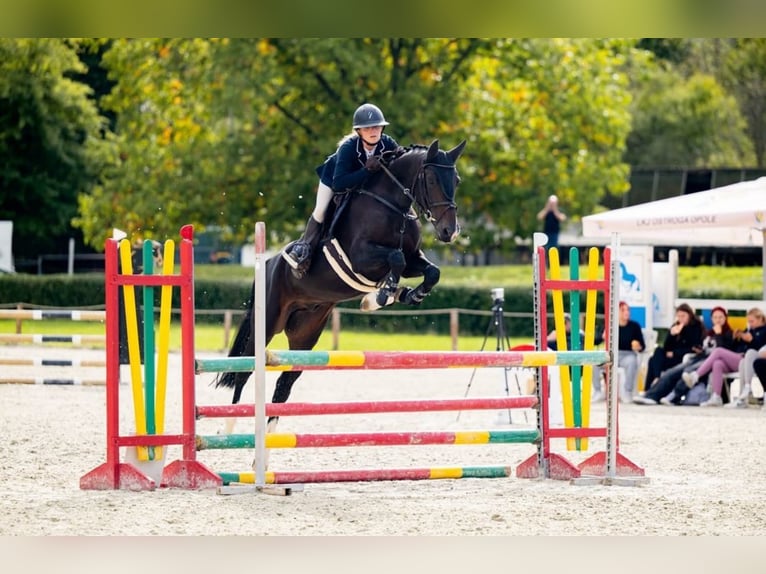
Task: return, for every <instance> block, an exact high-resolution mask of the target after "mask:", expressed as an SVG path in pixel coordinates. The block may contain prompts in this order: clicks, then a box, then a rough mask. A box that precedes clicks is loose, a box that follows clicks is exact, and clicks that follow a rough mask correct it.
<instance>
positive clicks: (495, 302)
mask: <svg viewBox="0 0 766 574" xmlns="http://www.w3.org/2000/svg"><path fill="white" fill-rule="evenodd" d="M490 294H491V296H492V310H493V311H496V310H498V309H502V307H503V303H505V289H503V288H502V287H495V288H494V289H492V290H491V291H490Z"/></svg>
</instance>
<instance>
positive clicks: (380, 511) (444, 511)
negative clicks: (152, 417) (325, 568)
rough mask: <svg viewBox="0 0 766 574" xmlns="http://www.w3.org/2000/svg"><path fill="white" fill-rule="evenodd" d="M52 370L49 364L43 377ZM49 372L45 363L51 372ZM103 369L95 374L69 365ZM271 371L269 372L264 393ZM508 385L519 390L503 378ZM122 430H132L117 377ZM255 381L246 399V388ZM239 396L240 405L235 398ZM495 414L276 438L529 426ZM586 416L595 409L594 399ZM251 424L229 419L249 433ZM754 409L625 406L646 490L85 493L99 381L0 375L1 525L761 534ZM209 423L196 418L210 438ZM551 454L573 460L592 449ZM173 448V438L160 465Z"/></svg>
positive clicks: (453, 387) (289, 423)
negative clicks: (4, 380)
mask: <svg viewBox="0 0 766 574" xmlns="http://www.w3.org/2000/svg"><path fill="white" fill-rule="evenodd" d="M0 356H24V357H29V356H38V357H42V356H46V357H58V358H61V357H62V356H63V357H68V358H69V357H74V356H80V357H84V356H88V357H91V358H97V359H98V358H103V351H96V350H91V351H88V350H76V351H73V350H70V349H50V348H45V349H40V348H32V347H11V346H0ZM178 363H179V357H178V356H177V355H172V356H171V377H170V381H171V383H170V386H169V390H168V409H167V415H166V417H167V428H166V430H167V432H180V376H179V373H180V370H179V366H178ZM0 369H2V370H3V373H2V375H1V376H3V377H7V376H10V375H12V374H17V375H20V374H22V373H24V374H26V375H29V374H30V373H32V374H36V375H38V376H42V375H45V376H48V377H51V376H63V375H64V374H65V373H67V376H69V375H68V374H69V373H72V372H73V370H72V369H71V368H54V369H51V368H32V367H10V366H3V367H0ZM51 371H53V372H51ZM57 371H58V372H57ZM472 373H474V371H473V370H472V369H451V370H444V371H397V372H380V371H356V372H345V373H329V372H313V373H306V374H304V376H303V377H302V378H301V379H300V380H299V381H298V383H297V384H296V387H295V389H294V392H293V396H292V400H293V401H337V400H374V399H381V400H384V399H397V398H399V399H405V398H456V397H462V396H463V395H464V394H465V392H466V389H467V386H468V382H469V380H470V378H471V375H472ZM78 374H80V375H81V376H83V377H89V378H103V368H95V369H94V368H90V369H80V370H79V371H78ZM474 374H475V376H474V378H473V380H472V382H471V386H470V393H469V396H472V397H478V396H501V395H503V394H504V386H505V379H504V375H503V371H502V370H501V369H484V370H478V371H475V373H474ZM275 377H276V374H275V373H269V374H268V382H269V388H268V390H267V393H268V396H270V393H271V388H272V384H273V381H274V379H275ZM211 379H212V376H210V375H204V376H198V377H197V393H198V403H199V404H227V403H229V402H230V398H231V397H230V392H229V391H228V390H221V389H215V388H213V387H212V386H211V385H210V381H211ZM509 383H510V390H511V393H512V394H518V389H517V385H516V382H515V380H514V378H513V377H512V376H511V377H510V378H509ZM122 389H123V390H122V391H121V395H122V400H123V409H122V419H123V420H122V425H123V426H122V430H123V432H130V430H132V428H133V423H132V421H133V413H132V408H131V404H132V403H131V400H130V394H129V390H128V387H127V386H124V387H123V388H122ZM252 393H253V384H252V382H251V383H249V384H248V386H247V388H246V390H245V396H246V397H248V399H249V398H250V397H252V396H253V395H252ZM249 400H252V399H249ZM498 414H499V413H496V412H495V411H474V412H464V413H461V415H460V417H459V419H458V417H457V415H456V413H426V414H422V413H414V414H386V415H354V416H327V417H295V418H292V419H287V418H283V419H282V421H281V423H280V427H279V430H280V431H282V432H330V431H364V430H368V431H369V430H390V431H401V430H467V429H488V428H489V429H491V428H527V427H531V426H533V424H534V415H533V413H532V411H525V410H520V411H514V413H513V421H512V424H507V423H506V424H502V422H501V421H499V420H498ZM592 417H593V420H594V422H599V421H603V420H604V419H603V417H604V404H603V403H599V404H596V405H594V407H593V413H592ZM251 424H252V421H251V420H247V421H240V422H239V423H238V427H237V431H238V432H248V431H249V429H250V428H252V426H251ZM765 424H766V413H763V412H761V411H760V409H757V408H754V407H751V408H749V409H747V410H729V409H723V408H718V409H700V408H698V407H665V406H656V407H646V406H638V405H632V404H629V405H624V406H622V407H621V412H620V430H621V451H622V452H623V454H625V455H626V456H627V457H628V458H630V459H631V460H633V461H634V462H635V463H637V464H639V465H640V466H642V467H644V468H645V469H646V475H647V476H648V477H649V478H650V482H649V484H647V485H644V486H640V487H624V486H603V485H596V486H582V485H574V484H570V483H569V482H566V481H552V480H526V479H519V478H516V477H515V476H512V477H510V478H507V479H489V480H488V479H467V480H432V481H418V482H370V483H350V484H320V485H307V486H306V487H305V489H304V490H303V491H301V492H295V493H293V494H292V495H291V496H287V497H282V496H267V495H263V494H241V495H234V496H222V495H220V494H217V493H216V492H215V491H214V490H204V491H191V492H190V491H181V490H171V489H158V490H156V491H153V492H127V491H83V490H80V488H79V479H80V477H81V476H82V475H83V474H85V473H86V472H88V471H90V470H91V469H93V468H94V467H96V466H98V465H99V464H101V463H102V462H104V461H105V389H104V388H103V387H82V386H67V387H62V386H57V387H54V386H43V385H10V384H0V425H1V426H0V435H1V436H2V440H0V512H2V515H3V518H4V519H3V520H2V521H0V535H3V536H9V535H11V536H15V535H33V536H34V535H213V536H218V535H234V534H237V535H298V536H307V535H357V536H358V535H467V536H486V535H500V536H505V535H645V534H656V535H705V534H713V535H748V536H749V535H763V534H764V533H766V502H765V501H764V497H763V495H762V490H761V485H762V483H763V476H764V470H763V463H762V461H763V460H764V459H766V445H765V444H764V441H763V440H762V429H763V428H764V425H765ZM221 428H222V421H220V420H213V419H209V420H202V421H200V424H199V430H198V432H199V434H214V433H216V432H218V431H219V430H220V429H221ZM603 448H604V441H603V440H591V449H590V450H589V451H588V452H584V453H583V452H576V451H574V452H570V451H567V450H566V445H565V444H564V442H563V441H560V440H559V441H554V443H553V449H554V451H555V452H558V453H560V454H562V455H564V456H565V457H567V458H568V459H569V460H571V461H572V462H575V463H577V462H579V461H580V460H582V459H584V458H585V457H587V456H588V455H590V454H592V453H593V452H595V451H597V450H603ZM534 452H535V450H534V448H533V446H532V445H523V444H521V445H477V446H458V447H453V446H450V447H447V446H444V447H440V446H436V447H435V446H425V447H424V446H410V447H395V448H382V447H360V448H346V449H285V450H275V451H273V452H272V455H271V469H273V470H277V471H279V470H282V471H286V470H320V469H342V468H382V467H433V466H469V465H485V464H492V465H508V466H511V467H513V468H514V469H515V467H516V465H518V464H519V463H520V462H522V461H523V460H525V459H526V458H527V457H529V456H530V455H532V454H533V453H534ZM179 456H180V449H177V447H171V448H170V449H169V452H168V455H167V460H169V461H170V460H175V459H177V458H179ZM199 459H200V460H201V461H202V462H204V463H205V464H207V465H208V466H210V467H211V468H213V469H215V470H219V471H223V470H230V471H245V470H249V469H250V465H251V462H252V451H243V450H235V451H205V452H200V453H199Z"/></svg>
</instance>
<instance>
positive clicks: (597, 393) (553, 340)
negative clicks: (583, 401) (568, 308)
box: [546, 313, 605, 402]
mask: <svg viewBox="0 0 766 574" xmlns="http://www.w3.org/2000/svg"><path fill="white" fill-rule="evenodd" d="M564 330H565V338H566V348H565V350H567V351H571V350H572V318H571V317H570V315H569V313H565V314H564ZM546 341H547V345H548V348H549V349H551V350H552V351H557V350H558V335H557V334H556V329H553V330H552V331H551V332H550V333H548V337H547V339H546ZM579 341H580V346H579V349H581V350H582V349H584V348H585V331H583V330H582V329H580V339H579ZM603 342H604V338H603V337H602V336H601V335H599V334H598V332H596V333H595V335H594V340H593V344H594V345H600V344H601V343H603ZM562 350H564V349H562ZM570 372H571V368H570ZM591 385H592V387H591V388H592V389H593V394H592V395H591V400H592V401H594V402H595V401H603V400H605V396H604V393H603V392H602V390H601V367H599V366H598V365H593V371H592V375H591Z"/></svg>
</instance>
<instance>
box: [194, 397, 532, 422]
mask: <svg viewBox="0 0 766 574" xmlns="http://www.w3.org/2000/svg"><path fill="white" fill-rule="evenodd" d="M536 406H537V397H535V396H523V397H499V398H479V399H432V400H399V401H375V402H373V401H357V402H341V403H269V404H267V405H266V416H268V417H280V416H305V415H343V414H373V413H419V412H434V411H462V410H474V411H476V410H495V409H498V410H499V409H521V408H535V407H536ZM196 412H197V418H204V417H208V418H228V417H253V416H255V405H247V404H236V405H215V406H198V407H197V409H196Z"/></svg>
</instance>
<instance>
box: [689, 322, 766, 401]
mask: <svg viewBox="0 0 766 574" xmlns="http://www.w3.org/2000/svg"><path fill="white" fill-rule="evenodd" d="M734 340H735V341H737V342H738V344H737V345H736V346H735V348H734V349H733V350H732V349H726V348H723V347H718V348H716V349H713V351H712V352H711V353H710V355H709V356H708V357H707V358H706V359H705V360H704V362H703V363H702V364H701V365H700V366H699V367H697V368H696V369H695V370H693V371H691V372H688V373H684V374H683V379H684V381H685V382H686V385H687V386H688V387H689V388H692V387H693V386H694V385H696V384H697V382H698V381H699V378H700V376H702V375H706V374H708V373H710V379H709V382H710V386H711V389H710V398H709V399H708V400H707V401H705V402H704V403H702V404H700V406H701V407H720V406H722V405H723V398H722V397H721V393H722V389H723V375H724V374H725V373H733V372H736V371H738V370H739V363H740V361H742V359H743V358H744V356H745V351H746V350H747V349H760V348H761V347H763V346H764V344H766V316H764V314H763V311H761V310H760V309H758V308H757V307H754V308H752V309H750V310H749V311H748V312H747V329H746V330H745V331H741V330H739V329H737V330H736V331H734Z"/></svg>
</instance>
